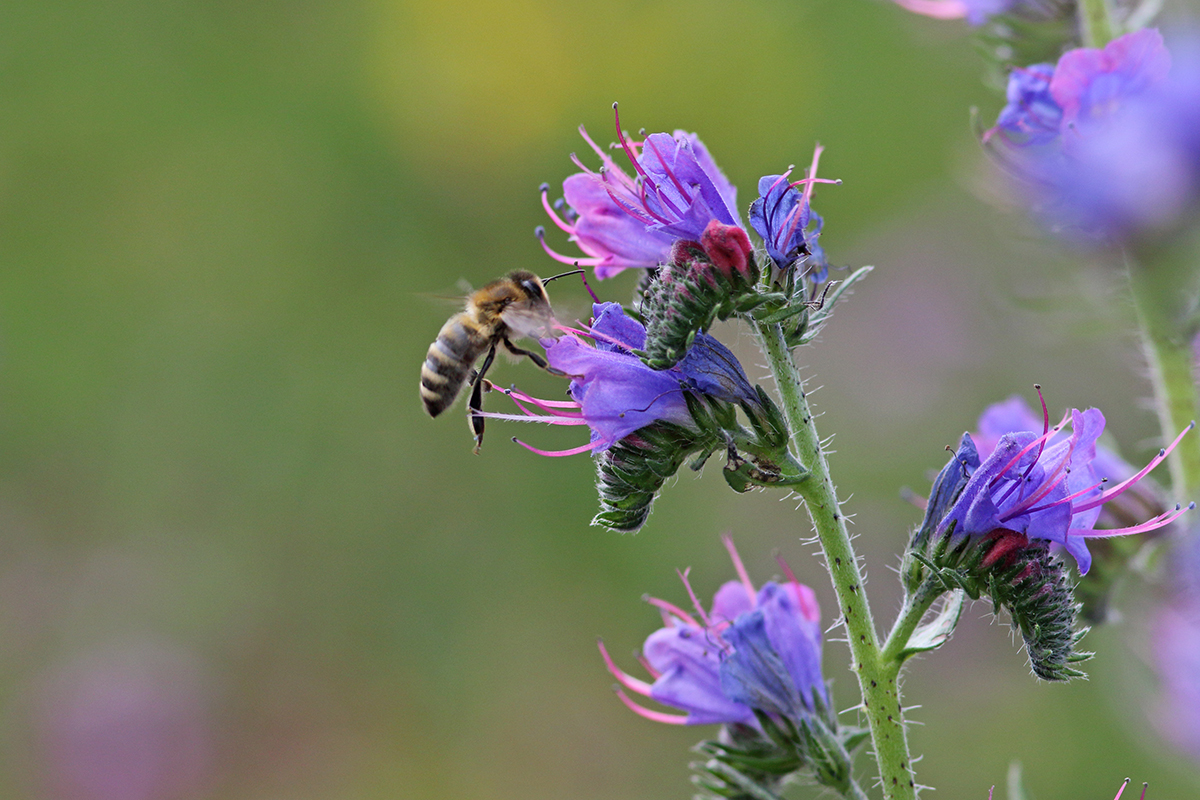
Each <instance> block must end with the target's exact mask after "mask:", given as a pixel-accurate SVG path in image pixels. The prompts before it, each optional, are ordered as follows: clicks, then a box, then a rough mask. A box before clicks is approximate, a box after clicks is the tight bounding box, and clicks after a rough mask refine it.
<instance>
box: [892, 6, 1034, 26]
mask: <svg viewBox="0 0 1200 800" xmlns="http://www.w3.org/2000/svg"><path fill="white" fill-rule="evenodd" d="M895 2H896V5H898V6H900V7H901V8H904V9H907V10H908V11H912V12H913V13H916V14H921V15H923V16H926V17H933V18H934V19H966V20H967V22H969V23H971V24H972V25H982V24H983V23H984V22H986V21H987V20H988V18H989V17H994V16H996V15H997V14H1004V13H1007V12H1008V11H1011V10H1013V9H1015V8H1018V7H1020V6H1023V5H1035V3H1030V2H1029V1H1028V0H895Z"/></svg>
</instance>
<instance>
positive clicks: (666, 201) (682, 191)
mask: <svg viewBox="0 0 1200 800" xmlns="http://www.w3.org/2000/svg"><path fill="white" fill-rule="evenodd" d="M646 141H647V142H649V144H650V149H651V150H653V151H654V156H655V157H656V158H657V159H658V163H659V164H662V168H663V172H665V173H667V177H668V178H670V179H671V183H673V184H675V188H676V189H678V190H679V194H680V195H682V196H683V199H684V200H690V199H691V198H690V197H688V191H687V189H685V188H684V186H683V184H682V183H680V182H679V178H677V177H676V176H675V173H674V171H672V170H671V167H670V166H669V165H668V164H667V160H666V159H665V158H663V157H662V153H660V152H659V151H658V145H656V144H655V143H654V142H652V141H650V140H649V139H647V140H646ZM675 147H676V149H678V148H679V143H678V142H676V143H675ZM643 152H645V151H644V150H643ZM654 188H655V192H654V193H655V194H656V195H658V199H659V200H661V201H662V202H663V203H664V204H665V205H667V207H669V208H670V209H671V210H672V211H675V213H676V214H679V212H678V211H677V210H676V209H675V207H674V206H673V205H671V203H670V200H669V199H668V198H666V197H664V196H663V193H662V192H661V191H658V185H657V184H655V187H654Z"/></svg>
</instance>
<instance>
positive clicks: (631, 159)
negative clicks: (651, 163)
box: [613, 103, 650, 180]
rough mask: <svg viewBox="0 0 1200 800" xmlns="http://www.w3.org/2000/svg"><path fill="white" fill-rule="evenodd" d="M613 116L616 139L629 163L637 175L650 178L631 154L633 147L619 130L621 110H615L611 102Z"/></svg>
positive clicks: (614, 104) (623, 132)
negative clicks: (615, 126)
mask: <svg viewBox="0 0 1200 800" xmlns="http://www.w3.org/2000/svg"><path fill="white" fill-rule="evenodd" d="M613 117H614V118H615V119H616V123H617V141H619V142H620V143H621V148H622V149H623V150H624V151H625V156H626V157H627V158H628V159H629V163H630V164H632V165H633V169H634V171H635V172H637V174H638V175H641V176H642V177H643V178H645V179H646V180H650V176H649V175H647V174H646V171H645V170H644V169H642V165H641V164H639V163H638V160H637V156H635V155H634V154H633V148H632V147H630V146H629V141H628V140H627V139H626V138H625V131H623V130H621V112H620V111H618V110H617V104H616V103H613Z"/></svg>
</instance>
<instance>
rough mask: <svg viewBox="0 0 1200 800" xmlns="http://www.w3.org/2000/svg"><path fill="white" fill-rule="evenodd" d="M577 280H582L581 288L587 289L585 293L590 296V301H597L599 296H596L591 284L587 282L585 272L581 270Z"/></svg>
mask: <svg viewBox="0 0 1200 800" xmlns="http://www.w3.org/2000/svg"><path fill="white" fill-rule="evenodd" d="M579 280H581V281H583V288H585V289H587V293H588V294H590V295H591V296H592V302H593V303H599V302H600V298H599V297H596V293H595V292H593V291H592V285H591V284H590V283H588V282H587V274H586V273H583V272H581V273H579Z"/></svg>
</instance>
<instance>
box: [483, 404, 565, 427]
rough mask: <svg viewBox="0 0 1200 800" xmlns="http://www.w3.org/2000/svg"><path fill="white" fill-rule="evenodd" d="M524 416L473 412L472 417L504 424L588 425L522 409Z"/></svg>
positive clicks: (496, 412) (495, 412)
mask: <svg viewBox="0 0 1200 800" xmlns="http://www.w3.org/2000/svg"><path fill="white" fill-rule="evenodd" d="M521 410H522V411H524V412H525V413H524V414H502V413H500V412H499V411H472V412H471V416H473V417H483V418H484V419H498V420H501V421H503V422H542V423H545V424H546V425H587V420H584V419H573V418H571V417H552V416H542V415H541V414H534V413H532V412H530V411H529V410H528V409H524V408H523V409H521Z"/></svg>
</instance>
